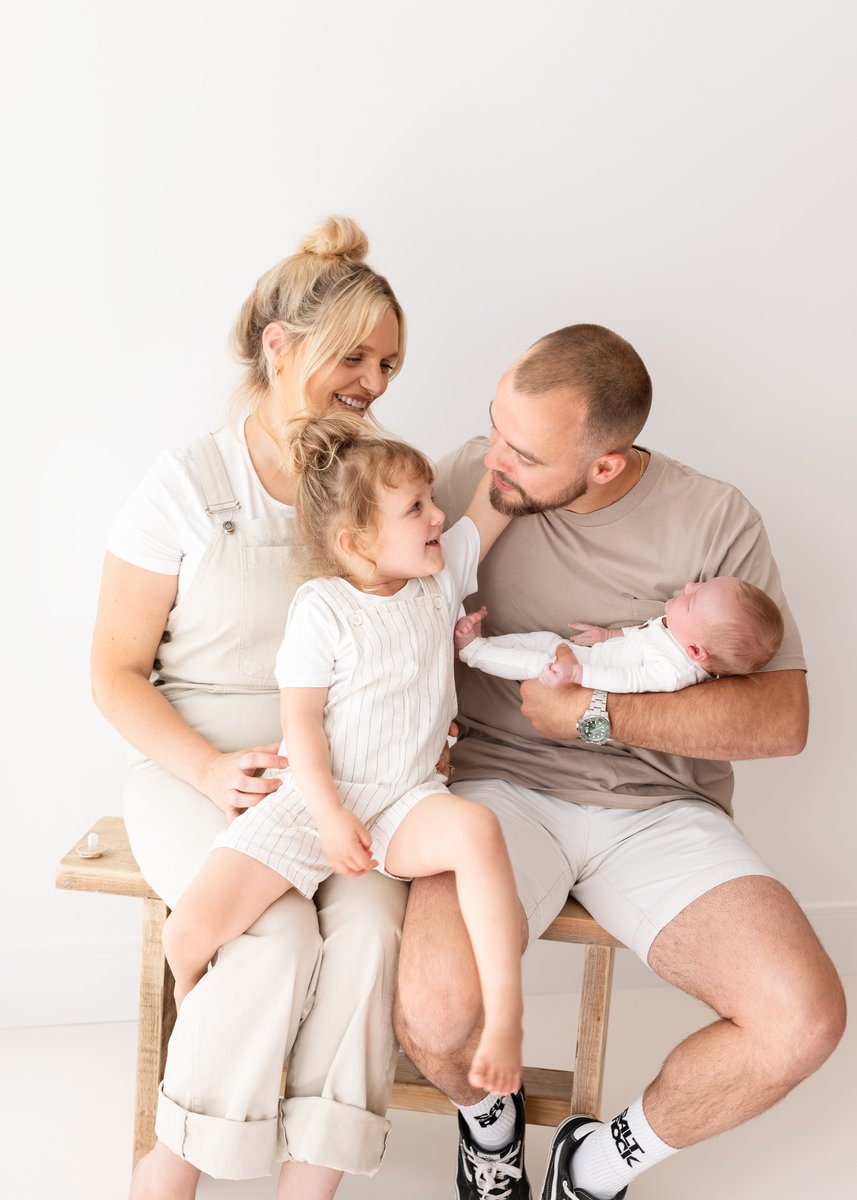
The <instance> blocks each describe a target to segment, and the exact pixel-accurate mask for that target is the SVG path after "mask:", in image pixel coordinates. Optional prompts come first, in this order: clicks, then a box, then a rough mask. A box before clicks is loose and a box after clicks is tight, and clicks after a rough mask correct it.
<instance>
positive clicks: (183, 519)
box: [107, 428, 294, 597]
mask: <svg viewBox="0 0 857 1200" xmlns="http://www.w3.org/2000/svg"><path fill="white" fill-rule="evenodd" d="M213 436H214V441H215V443H216V445H217V449H218V450H219V451H220V457H221V459H222V460H223V466H224V469H225V470H226V476H227V478H228V480H229V483H230V486H231V487H232V490H233V496H234V499H236V500H237V501H239V503H240V505H241V507H240V509H239V510H238V512H237V514H236V518H237V519H239V520H240V519H243V520H250V521H253V520H259V519H270V518H272V517H288V516H292V515H294V509H293V508H292V507H291V505H289V504H283V503H282V502H281V501H279V500H275V499H274V497H273V496H271V495H269V494H268V492H266V491H265V489H264V487H263V486H262V483H261V481H260V479H259V476H258V475H257V474H256V470H255V468H254V466H253V463H252V460H251V458H250V452H249V451H248V449H247V444H246V442H244V441H243V439H242V438H240V437H239V436H238V435H237V434H236V433H235V432H234V431H233V430H231V429H228V428H224V429H219V430H218V431H217V432H216V433H215V434H214V435H213ZM221 520H222V517H221V518H218V517H216V516H211V515H210V514H209V513H207V512H206V499H205V493H204V491H203V487H202V479H201V477H200V473H199V470H198V468H197V465H196V462H195V460H194V459H193V456H192V455H191V453H190V450H188V449H186V448H185V449H170V450H164V451H162V452H161V454H160V455H159V456H158V459H157V461H156V462H155V465H154V466H153V467H152V469H151V470H150V471H148V472H147V473H146V475H145V476H144V477H143V479H142V480H141V482H140V483H139V485H138V486H137V488H136V489H135V491H134V492H133V493H132V494H131V496H130V497H129V498H128V500H127V501H126V502H125V504H124V506H123V507H122V509H121V510H120V512H119V514H118V516H117V517H116V520H115V521H114V522H113V526H112V528H111V530H110V534H109V536H108V539H107V549H108V550H109V551H110V553H111V554H115V555H116V557H117V558H121V559H122V560H123V561H124V562H129V563H131V564H133V566H135V567H143V568H144V569H145V570H147V571H156V572H157V573H158V574H160V575H178V577H179V578H178V596H179V597H181V596H182V595H183V594H184V593H186V592H187V589H188V587H189V586H190V582H191V580H192V579H193V576H194V573H195V572H196V569H197V567H198V566H199V564H200V562H201V561H202V557H203V555H204V554H205V551H206V549H207V547H208V544H209V542H210V541H211V537H212V534H213V533H214V532H216V530H217V528H218V526H219V525H220V522H221Z"/></svg>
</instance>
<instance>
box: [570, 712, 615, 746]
mask: <svg viewBox="0 0 857 1200" xmlns="http://www.w3.org/2000/svg"><path fill="white" fill-rule="evenodd" d="M577 732H578V733H579V734H580V736H581V737H582V738H583V740H584V741H585V742H595V743H599V742H606V741H607V739H608V738H609V736H610V721H609V719H608V718H607V717H583V719H582V720H581V721H579V722H578V725H577Z"/></svg>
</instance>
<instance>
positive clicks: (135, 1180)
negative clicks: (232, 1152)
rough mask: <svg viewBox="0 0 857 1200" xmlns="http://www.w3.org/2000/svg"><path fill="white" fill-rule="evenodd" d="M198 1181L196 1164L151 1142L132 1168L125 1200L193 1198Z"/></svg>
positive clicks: (159, 1143) (187, 1199) (181, 1199)
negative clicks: (148, 1148) (129, 1189)
mask: <svg viewBox="0 0 857 1200" xmlns="http://www.w3.org/2000/svg"><path fill="white" fill-rule="evenodd" d="M198 1182H199V1168H198V1167H195V1166H194V1165H193V1164H192V1163H189V1162H187V1161H186V1160H185V1159H183V1158H179V1156H178V1155H177V1154H173V1152H172V1150H170V1149H168V1148H167V1147H166V1146H165V1145H164V1143H163V1142H155V1148H154V1150H150V1151H149V1153H148V1154H145V1155H144V1156H143V1157H142V1158H141V1159H140V1161H139V1162H138V1163H137V1165H136V1167H135V1168H134V1173H133V1175H132V1176H131V1191H130V1192H129V1193H128V1200H194V1196H196V1185H197V1183H198Z"/></svg>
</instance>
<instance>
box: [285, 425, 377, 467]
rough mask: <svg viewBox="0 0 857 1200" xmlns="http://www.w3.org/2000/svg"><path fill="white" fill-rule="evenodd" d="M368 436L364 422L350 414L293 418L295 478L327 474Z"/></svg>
mask: <svg viewBox="0 0 857 1200" xmlns="http://www.w3.org/2000/svg"><path fill="white" fill-rule="evenodd" d="M365 436H366V431H365V429H364V428H363V422H362V418H361V417H356V416H355V417H350V416H348V414H347V413H341V414H340V413H333V414H327V415H325V416H323V417H294V418H293V419H292V420H291V421H290V422H289V459H290V463H289V465H290V467H291V469H292V471H293V472H294V473H295V474H296V475H305V474H306V473H307V472H308V471H312V472H315V471H326V470H327V469H328V467H330V466H332V465H333V463H335V462H336V461H337V459H338V458H339V457H340V455H341V454H342V453H343V451H344V450H347V449H348V447H349V446H352V445H353V444H354V442H356V441H357V440H358V439H359V438H361V437H365Z"/></svg>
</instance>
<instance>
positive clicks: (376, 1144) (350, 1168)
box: [259, 1096, 390, 1175]
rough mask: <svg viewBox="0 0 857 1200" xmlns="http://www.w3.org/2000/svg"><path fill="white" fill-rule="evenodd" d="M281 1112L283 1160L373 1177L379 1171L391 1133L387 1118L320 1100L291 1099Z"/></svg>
mask: <svg viewBox="0 0 857 1200" xmlns="http://www.w3.org/2000/svg"><path fill="white" fill-rule="evenodd" d="M280 1113H281V1118H282V1119H281V1122H280V1129H279V1137H278V1139H277V1158H278V1159H279V1160H280V1161H288V1160H290V1159H294V1160H295V1161H296V1162H308V1163H313V1164H315V1165H316V1166H320V1167H330V1168H331V1169H332V1170H334V1171H345V1172H346V1173H347V1174H349V1175H374V1174H375V1172H376V1171H377V1170H378V1168H379V1167H380V1165H381V1159H382V1158H383V1157H384V1151H385V1150H386V1148H387V1134H388V1133H389V1131H390V1122H389V1121H388V1120H387V1119H386V1117H379V1116H378V1115H377V1113H371V1112H367V1111H366V1110H365V1109H363V1108H354V1107H353V1106H352V1105H350V1104H340V1103H339V1102H338V1101H336V1100H327V1099H325V1098H323V1097H321V1096H289V1097H287V1098H286V1099H285V1100H282V1101H281V1102H280ZM264 1123H265V1122H259V1124H264Z"/></svg>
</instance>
